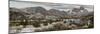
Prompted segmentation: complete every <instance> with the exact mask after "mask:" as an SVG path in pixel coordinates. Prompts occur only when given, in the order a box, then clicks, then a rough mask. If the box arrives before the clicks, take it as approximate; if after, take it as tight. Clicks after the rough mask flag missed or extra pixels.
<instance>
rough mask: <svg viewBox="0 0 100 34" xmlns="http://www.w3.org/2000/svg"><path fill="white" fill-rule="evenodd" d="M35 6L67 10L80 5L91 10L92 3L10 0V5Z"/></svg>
mask: <svg viewBox="0 0 100 34" xmlns="http://www.w3.org/2000/svg"><path fill="white" fill-rule="evenodd" d="M37 6H41V7H44V8H45V9H47V10H49V9H52V8H53V9H59V10H65V11H67V10H66V9H72V8H74V7H80V6H83V7H85V8H87V9H88V10H89V11H92V10H93V8H94V7H93V5H78V4H66V3H48V2H36V1H18V0H10V7H15V8H26V7H37Z"/></svg>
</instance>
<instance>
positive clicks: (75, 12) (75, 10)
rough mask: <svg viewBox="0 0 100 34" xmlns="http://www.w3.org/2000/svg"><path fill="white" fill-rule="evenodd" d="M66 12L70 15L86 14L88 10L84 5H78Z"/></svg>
mask: <svg viewBox="0 0 100 34" xmlns="http://www.w3.org/2000/svg"><path fill="white" fill-rule="evenodd" d="M67 13H68V15H70V16H87V15H88V13H89V12H88V10H87V9H85V8H84V7H79V8H73V9H71V10H69V11H68V12H67Z"/></svg>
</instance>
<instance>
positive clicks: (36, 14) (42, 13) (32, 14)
mask: <svg viewBox="0 0 100 34" xmlns="http://www.w3.org/2000/svg"><path fill="white" fill-rule="evenodd" d="M9 9H10V19H35V18H36V19H38V18H48V17H49V18H52V17H53V18H55V17H64V16H88V15H93V13H94V12H89V11H88V10H87V9H85V8H84V7H79V8H73V9H70V10H69V11H67V12H66V11H60V10H58V9H50V10H46V9H45V8H43V7H27V8H22V9H18V8H9ZM66 10H67V9H66Z"/></svg>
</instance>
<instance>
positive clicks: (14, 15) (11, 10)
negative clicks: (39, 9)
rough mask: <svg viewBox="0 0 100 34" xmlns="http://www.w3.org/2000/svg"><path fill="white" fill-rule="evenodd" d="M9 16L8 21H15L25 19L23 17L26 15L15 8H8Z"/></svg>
mask: <svg viewBox="0 0 100 34" xmlns="http://www.w3.org/2000/svg"><path fill="white" fill-rule="evenodd" d="M9 14H10V15H9V16H10V20H16V19H26V17H25V15H26V14H27V13H25V12H23V11H22V10H20V9H17V8H9Z"/></svg>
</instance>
